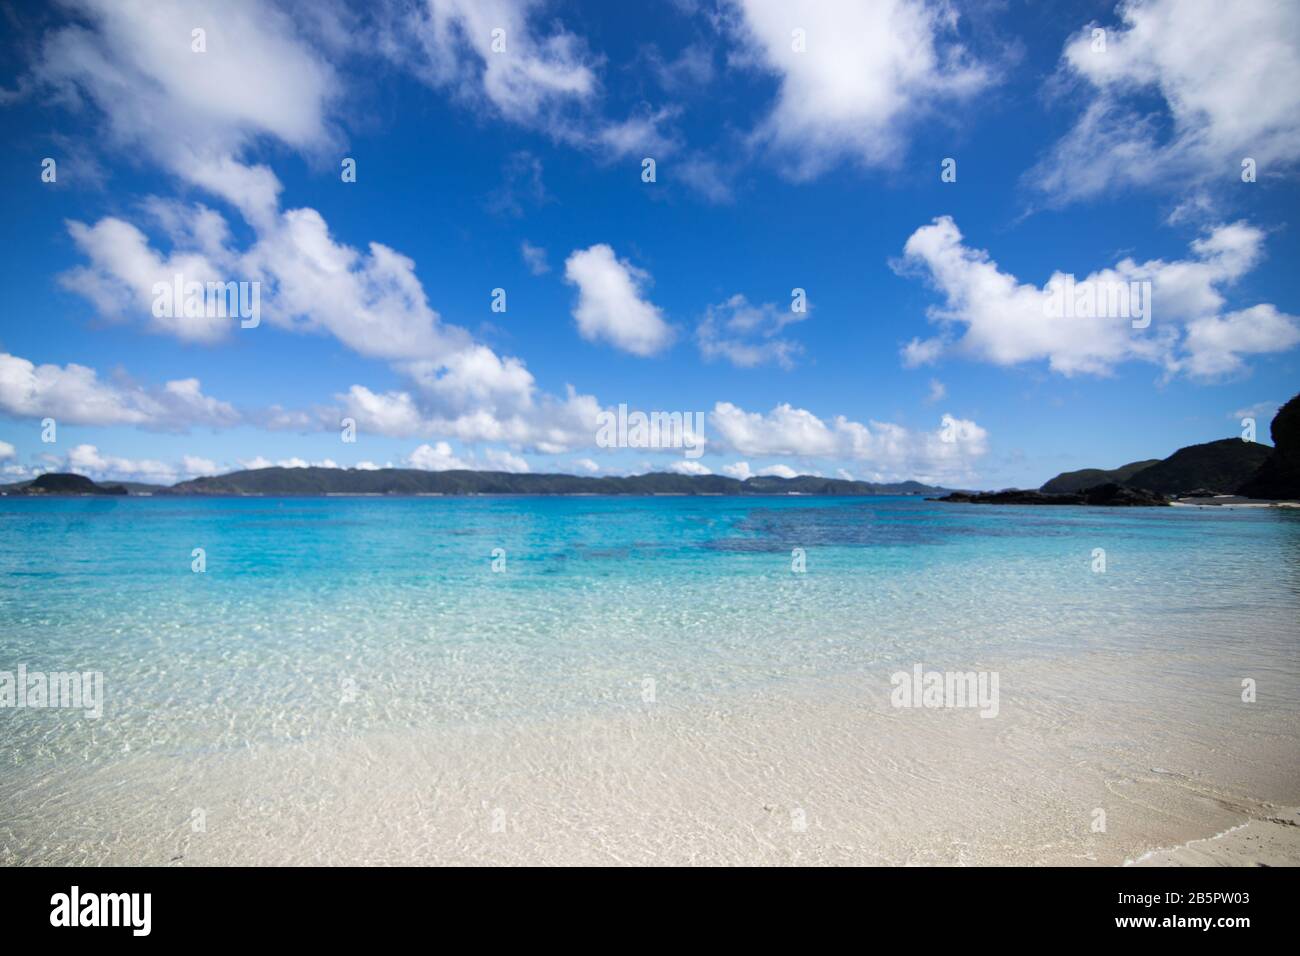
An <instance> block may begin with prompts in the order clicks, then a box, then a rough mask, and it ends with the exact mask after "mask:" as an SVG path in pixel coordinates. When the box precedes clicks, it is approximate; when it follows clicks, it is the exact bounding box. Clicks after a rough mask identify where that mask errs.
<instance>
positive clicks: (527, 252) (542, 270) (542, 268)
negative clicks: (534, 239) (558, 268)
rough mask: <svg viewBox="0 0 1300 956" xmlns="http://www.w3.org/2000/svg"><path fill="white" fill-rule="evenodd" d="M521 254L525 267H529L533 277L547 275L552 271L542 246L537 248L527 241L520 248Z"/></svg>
mask: <svg viewBox="0 0 1300 956" xmlns="http://www.w3.org/2000/svg"><path fill="white" fill-rule="evenodd" d="M519 252H520V254H522V255H523V257H524V265H526V266H528V271H529V272H531V273H532V274H533V275H535V276H541V275H546V273H548V272H550V271H551V267H550V264H549V263H547V261H546V250H545V249H543V248H542V247H541V246H535V245H533V244H532V243H531V242H529V241H528V240H527V239H525V240H524V241H523V242H522V243H521V244H520V246H519Z"/></svg>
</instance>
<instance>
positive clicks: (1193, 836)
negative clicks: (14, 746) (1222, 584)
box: [0, 654, 1300, 865]
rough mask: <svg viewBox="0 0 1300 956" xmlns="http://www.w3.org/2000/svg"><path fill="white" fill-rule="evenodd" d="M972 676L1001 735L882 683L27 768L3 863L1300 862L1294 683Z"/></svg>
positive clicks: (1091, 669) (1164, 667)
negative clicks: (1255, 694)
mask: <svg viewBox="0 0 1300 956" xmlns="http://www.w3.org/2000/svg"><path fill="white" fill-rule="evenodd" d="M974 663H977V664H978V665H979V666H994V667H996V668H997V669H998V671H999V673H1000V674H1001V688H1002V700H1001V710H1000V714H999V716H998V717H997V718H994V719H983V718H981V717H979V716H978V713H977V712H975V711H973V710H965V711H955V710H953V711H945V710H905V709H895V708H893V707H891V706H890V703H889V699H888V690H889V685H888V678H887V676H885V675H882V676H881V678H880V679H879V680H874V679H870V678H864V677H860V676H859V677H853V678H845V679H843V680H842V681H838V682H836V683H834V684H827V683H824V682H822V683H819V684H818V685H816V686H789V687H786V688H785V689H783V690H781V691H780V692H779V693H771V692H764V693H763V694H754V693H751V694H743V695H736V696H735V697H734V698H732V699H728V700H727V701H726V702H725V704H720V705H718V706H717V707H715V708H712V709H708V710H702V709H695V708H676V707H674V706H673V705H672V703H671V686H668V687H666V688H664V689H663V692H662V693H661V696H660V702H659V703H656V704H653V705H647V706H646V707H645V709H644V711H643V712H641V713H625V714H619V715H614V716H605V717H592V718H583V719H574V720H565V721H559V722H552V723H547V724H539V725H531V726H509V725H500V726H480V727H477V728H475V729H472V730H471V729H464V730H451V731H447V730H444V731H434V730H429V731H416V730H412V731H410V732H402V733H382V734H374V735H370V736H365V737H360V738H355V739H348V740H342V741H325V740H315V741H308V742H306V743H301V744H292V745H283V746H261V747H256V748H253V749H247V750H243V751H237V752H226V753H214V754H210V755H206V756H187V757H184V758H165V757H160V756H154V755H150V756H141V757H133V756H131V755H129V754H128V755H123V759H122V760H120V761H117V762H114V763H112V764H109V765H106V766H104V767H101V768H99V769H96V770H93V771H91V772H86V771H85V770H84V769H82V768H79V767H76V766H67V765H66V764H65V765H63V766H47V767H44V768H39V770H40V772H32V771H36V770H37V769H38V768H34V767H33V768H26V769H27V770H28V771H29V772H32V773H31V777H32V780H31V782H30V783H29V784H28V785H27V786H26V787H25V788H23V789H21V791H19V793H20V799H18V800H17V801H16V802H13V803H11V804H10V812H9V813H7V814H6V820H5V823H4V826H3V829H0V861H2V862H4V863H6V864H13V863H24V864H34V863H60V864H124V863H145V864H151V865H207V864H236V865H238V864H255V863H265V864H314V863H349V864H597V865H600V864H705V863H708V864H796V865H798V864H824V863H829V864H888V865H912V864H959V865H985V864H1057V865H1120V864H1124V863H1126V862H1133V861H1140V862H1141V863H1142V864H1143V865H1160V864H1168V865H1260V864H1267V865H1283V864H1291V865H1294V864H1296V863H1300V841H1298V840H1297V839H1296V836H1297V834H1300V827H1296V826H1295V825H1294V823H1295V821H1296V819H1297V818H1296V814H1295V810H1294V807H1296V806H1297V805H1300V760H1297V757H1298V756H1300V727H1298V726H1297V721H1296V719H1295V718H1296V700H1295V698H1294V696H1293V695H1294V678H1293V677H1290V676H1287V675H1280V674H1279V675H1263V680H1262V683H1263V685H1264V686H1265V687H1266V688H1267V687H1273V688H1276V687H1279V686H1281V682H1282V681H1286V682H1288V686H1289V690H1288V691H1287V693H1288V695H1290V696H1287V697H1286V698H1285V699H1281V700H1279V699H1277V698H1276V696H1275V697H1274V699H1273V701H1272V703H1270V702H1269V701H1268V699H1267V695H1265V696H1264V699H1262V700H1261V701H1260V702H1256V703H1253V704H1245V703H1242V702H1241V700H1240V698H1239V692H1238V690H1237V688H1236V685H1235V682H1234V681H1232V680H1229V679H1224V678H1223V677H1222V676H1220V675H1219V674H1218V669H1217V668H1211V667H1207V666H1205V665H1206V663H1207V662H1204V661H1198V660H1194V659H1189V658H1183V659H1178V660H1155V659H1150V658H1147V659H1142V660H1136V659H1128V658H1126V657H1124V656H1122V655H1114V654H1106V655H1102V654H1094V655H1088V656H1081V657H1077V658H1075V659H1072V660H1070V661H1060V660H1049V661H1041V660H1039V661H1018V662H996V661H990V662H974ZM11 783H12V781H11ZM14 795H15V791H14V790H10V789H9V788H6V797H11V796H14ZM1098 810H1102V811H1104V813H1105V830H1104V832H1097V831H1095V829H1094V827H1095V822H1094V821H1096V820H1097V819H1098V814H1097V811H1098ZM196 811H202V820H203V828H202V829H196V827H195V825H194V823H193V822H192V821H193V820H194V819H196ZM1225 831H1226V835H1224V836H1219V837H1217V838H1215V839H1209V838H1213V837H1216V835H1217V834H1224V833H1225Z"/></svg>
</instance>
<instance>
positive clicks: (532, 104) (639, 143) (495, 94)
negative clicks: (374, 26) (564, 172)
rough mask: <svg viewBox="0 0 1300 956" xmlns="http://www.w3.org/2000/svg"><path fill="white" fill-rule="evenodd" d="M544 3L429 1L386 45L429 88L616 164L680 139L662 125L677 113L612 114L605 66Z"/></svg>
mask: <svg viewBox="0 0 1300 956" xmlns="http://www.w3.org/2000/svg"><path fill="white" fill-rule="evenodd" d="M541 6H542V4H541V3H539V2H538V0H423V2H422V3H417V4H414V5H413V6H410V7H400V8H399V9H401V10H402V12H401V14H399V16H398V17H396V18H395V20H394V22H392V23H390V24H389V27H388V37H387V38H386V41H385V42H384V44H383V48H384V50H385V52H387V54H388V55H389V56H390V57H392V58H393V59H394V60H395V61H396V62H398V63H399V64H401V65H403V66H404V67H406V68H408V69H410V70H412V71H413V72H414V73H415V74H416V75H417V76H419V77H420V78H421V79H423V80H424V81H425V82H426V83H428V84H429V85H430V86H433V87H435V88H438V89H446V90H449V91H450V92H451V93H452V94H453V95H454V96H456V97H457V98H458V99H460V100H461V101H462V102H464V103H466V104H467V105H470V106H474V107H476V108H483V109H487V110H489V111H491V113H493V114H494V115H496V116H499V117H501V118H502V119H504V120H506V121H508V122H510V123H514V124H517V125H519V126H522V127H525V128H528V129H533V130H537V131H539V132H542V133H545V134H546V135H548V136H549V137H551V138H552V139H553V140H555V141H557V142H560V143H564V144H566V145H570V146H575V147H579V148H583V149H590V150H593V151H596V152H598V153H601V154H603V155H605V156H608V157H610V158H617V157H621V156H625V155H628V154H630V153H632V152H637V151H641V150H647V149H653V150H657V154H658V155H664V154H665V153H666V152H667V151H669V150H670V149H671V148H672V146H673V145H674V139H673V137H672V135H671V134H670V133H667V132H665V130H664V129H662V128H661V127H662V125H663V124H664V123H665V122H666V121H668V120H670V119H671V118H672V117H673V116H674V115H675V111H674V110H673V109H671V108H669V107H662V108H660V109H657V110H647V109H642V110H640V111H638V112H634V113H633V114H632V115H630V116H628V117H626V118H624V119H621V120H619V119H613V120H611V119H609V118H607V117H606V116H604V115H603V114H602V112H601V108H600V107H601V103H600V100H601V95H600V93H601V89H600V81H599V78H598V76H597V68H598V66H599V65H600V59H599V58H598V57H596V56H595V55H593V54H592V53H591V52H590V51H589V50H588V49H587V46H586V43H585V42H584V41H583V40H582V38H581V37H579V36H578V35H577V34H575V33H572V32H570V31H568V30H566V29H565V28H564V26H563V25H562V24H560V23H559V22H558V21H555V20H548V21H547V22H546V24H545V26H542V25H541V24H539V21H540V20H541V17H540V16H538V14H537V11H538V10H539V9H540V8H541ZM411 38H413V39H414V44H412V43H411Z"/></svg>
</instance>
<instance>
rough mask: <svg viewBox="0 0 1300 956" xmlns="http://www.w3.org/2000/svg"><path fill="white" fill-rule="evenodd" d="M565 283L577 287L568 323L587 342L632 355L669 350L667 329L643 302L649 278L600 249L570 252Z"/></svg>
mask: <svg viewBox="0 0 1300 956" xmlns="http://www.w3.org/2000/svg"><path fill="white" fill-rule="evenodd" d="M564 277H565V279H567V280H568V281H569V282H570V283H572V284H573V285H576V286H577V287H578V303H577V305H576V306H575V307H574V310H573V317H574V318H575V319H576V320H577V322H578V331H579V332H580V333H581V334H582V337H583V338H585V339H587V340H588V341H592V342H596V341H602V340H603V341H606V342H609V343H610V344H612V345H614V346H615V347H617V348H620V349H622V350H623V351H625V352H631V353H632V354H633V355H643V356H644V355H654V354H655V353H657V352H661V351H663V350H664V349H665V348H667V347H668V345H669V343H670V342H671V341H672V339H673V330H672V327H671V326H669V325H668V323H666V322H665V321H664V320H663V313H662V310H660V308H659V307H658V306H657V305H654V304H653V303H651V302H649V301H647V300H646V299H645V298H643V288H644V286H645V285H647V284H648V283H649V281H650V275H649V273H647V272H645V271H644V270H642V269H638V268H637V267H636V266H634V265H632V264H631V263H630V262H628V261H627V260H626V259H619V258H617V257H616V256H615V255H614V250H613V249H611V248H610V247H609V246H607V245H605V244H604V243H599V244H597V245H594V246H591V247H589V248H587V249H578V250H575V251H574V252H573V253H572V254H571V255H570V256H569V258H568V260H567V261H566V262H565V263H564Z"/></svg>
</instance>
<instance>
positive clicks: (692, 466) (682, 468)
mask: <svg viewBox="0 0 1300 956" xmlns="http://www.w3.org/2000/svg"><path fill="white" fill-rule="evenodd" d="M668 470H669V471H671V472H673V473H674V474H678V475H711V474H713V472H712V471H711V470H710V469H709V467H708V466H707V465H702V464H700V463H699V462H698V461H675V462H673V463H672V464H671V465H669V466H668Z"/></svg>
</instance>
